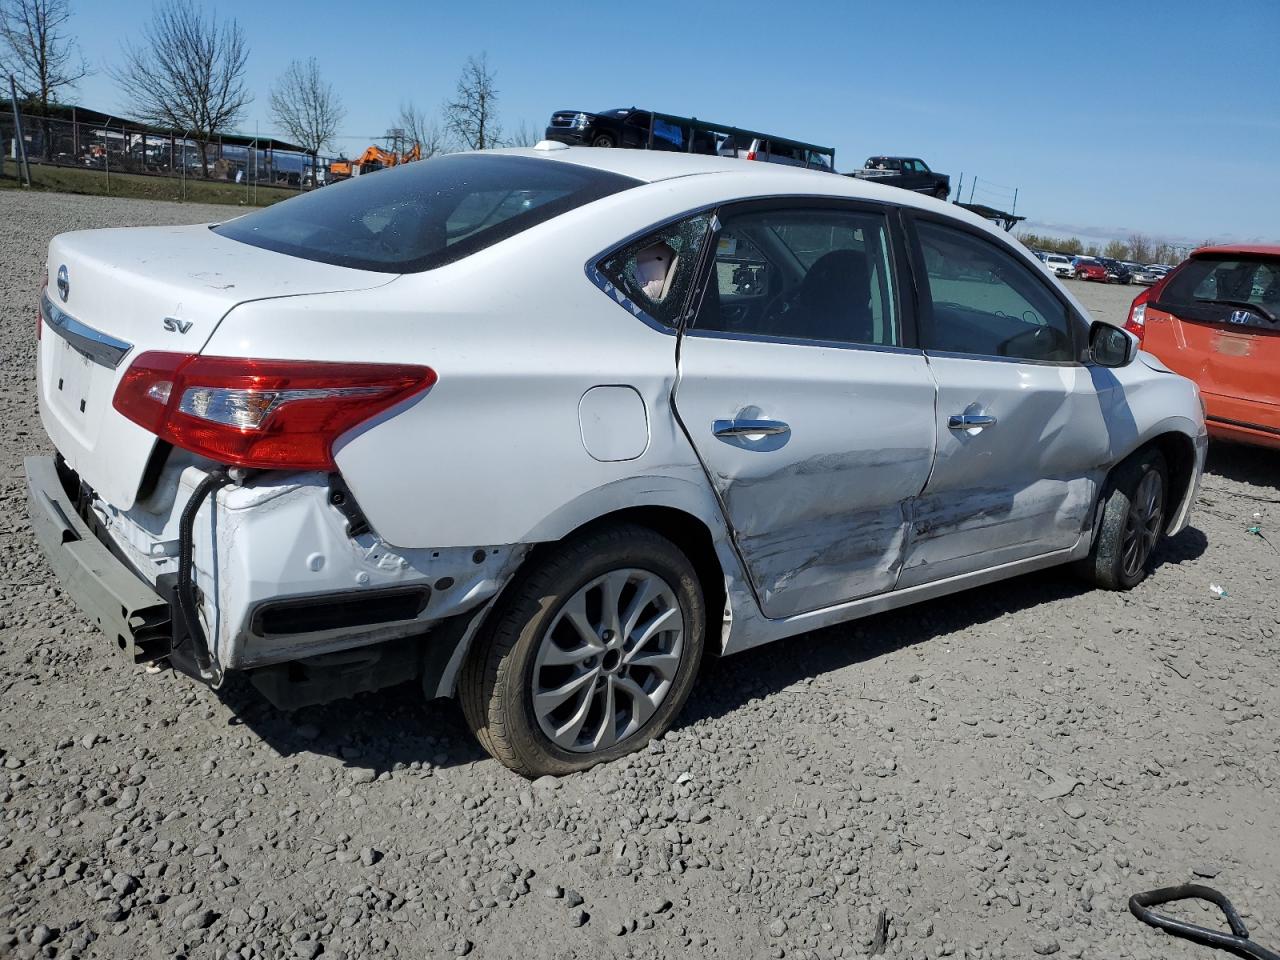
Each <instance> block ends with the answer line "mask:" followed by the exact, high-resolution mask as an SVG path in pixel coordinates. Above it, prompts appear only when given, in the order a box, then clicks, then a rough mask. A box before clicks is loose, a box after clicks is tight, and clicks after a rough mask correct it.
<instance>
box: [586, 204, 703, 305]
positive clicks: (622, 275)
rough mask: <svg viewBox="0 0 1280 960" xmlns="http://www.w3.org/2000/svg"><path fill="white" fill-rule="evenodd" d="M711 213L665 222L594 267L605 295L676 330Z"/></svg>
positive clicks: (687, 296) (690, 286)
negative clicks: (664, 224)
mask: <svg viewBox="0 0 1280 960" xmlns="http://www.w3.org/2000/svg"><path fill="white" fill-rule="evenodd" d="M710 225H711V215H710V214H700V215H698V216H696V217H690V218H689V219H687V220H681V221H679V222H677V223H672V224H668V225H667V226H665V227H662V228H661V229H659V230H655V231H654V232H653V233H651V234H648V235H647V236H644V237H641V238H640V239H639V240H635V241H633V242H631V243H628V244H627V245H626V246H624V247H621V248H620V249H618V250H616V251H614V252H613V253H611V254H609V255H608V256H606V257H605V258H604V259H603V260H601V261H600V262H599V263H598V264H597V265H596V272H597V274H599V278H598V279H601V280H602V281H603V282H601V283H600V285H601V286H602V287H604V290H605V292H606V293H609V294H611V295H612V296H613V297H614V298H615V299H616V300H618V301H619V302H620V303H622V304H623V306H625V307H627V308H628V309H631V310H640V311H642V312H643V313H644V314H646V315H647V316H648V317H649V318H650V319H652V320H655V321H657V322H658V323H659V324H661V325H662V326H665V327H673V328H674V327H675V326H676V325H677V324H678V323H679V320H680V311H681V308H682V307H683V306H684V304H685V303H686V302H687V301H688V298H689V291H690V290H691V288H692V287H693V282H694V278H695V277H696V276H697V272H698V258H699V255H700V254H701V253H702V248H703V243H704V242H705V240H706V236H707V230H708V228H709V227H710Z"/></svg>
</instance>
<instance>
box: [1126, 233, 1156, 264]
mask: <svg viewBox="0 0 1280 960" xmlns="http://www.w3.org/2000/svg"><path fill="white" fill-rule="evenodd" d="M1129 256H1130V257H1132V258H1133V259H1134V260H1136V261H1138V262H1139V263H1150V262H1151V238H1150V237H1148V236H1147V235H1146V234H1145V233H1131V234H1129Z"/></svg>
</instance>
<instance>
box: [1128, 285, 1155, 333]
mask: <svg viewBox="0 0 1280 960" xmlns="http://www.w3.org/2000/svg"><path fill="white" fill-rule="evenodd" d="M1150 299H1151V288H1150V287H1147V289H1145V290H1143V291H1142V292H1141V293H1140V294H1138V295H1137V296H1136V297H1134V298H1133V303H1132V304H1130V306H1129V319H1127V320H1125V322H1124V328H1125V329H1126V330H1128V331H1129V332H1130V333H1132V334H1133V335H1134V336H1135V337H1137V338H1138V343H1142V338H1143V337H1144V336H1146V333H1147V301H1148V300H1150Z"/></svg>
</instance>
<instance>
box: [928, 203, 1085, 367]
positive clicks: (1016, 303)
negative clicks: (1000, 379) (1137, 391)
mask: <svg viewBox="0 0 1280 960" xmlns="http://www.w3.org/2000/svg"><path fill="white" fill-rule="evenodd" d="M916 228H917V231H918V232H919V236H920V246H921V248H922V251H923V253H924V266H925V273H926V274H927V276H928V281H929V295H930V300H931V301H932V303H931V306H932V309H931V310H930V311H927V312H926V314H925V317H924V318H923V321H924V322H923V323H922V328H921V331H920V333H921V339H922V341H923V346H924V348H925V350H937V351H944V352H948V353H963V354H977V355H980V356H991V357H1009V358H1013V359H1019V360H1040V361H1050V362H1058V363H1063V362H1068V361H1071V360H1073V359H1074V350H1073V347H1072V340H1071V327H1070V324H1069V321H1068V319H1067V309H1066V307H1065V306H1064V305H1063V304H1062V302H1061V301H1060V300H1058V298H1057V297H1055V296H1054V295H1053V294H1052V293H1051V292H1050V291H1049V289H1048V288H1047V287H1046V286H1045V284H1044V283H1043V282H1041V280H1040V275H1038V274H1037V273H1035V272H1033V271H1032V269H1031V267H1030V266H1028V265H1025V264H1024V263H1022V262H1021V261H1020V260H1018V259H1016V258H1015V257H1014V256H1013V254H1011V253H1007V252H1005V251H1004V250H1001V249H1000V248H999V247H997V246H996V245H995V244H994V243H989V242H987V241H986V240H982V239H980V238H979V237H976V236H974V235H973V234H970V233H967V232H965V231H963V230H955V229H953V228H951V227H945V226H942V225H941V224H937V223H930V222H926V221H917V224H916Z"/></svg>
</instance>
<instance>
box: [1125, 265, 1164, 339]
mask: <svg viewBox="0 0 1280 960" xmlns="http://www.w3.org/2000/svg"><path fill="white" fill-rule="evenodd" d="M1170 276H1172V274H1166V275H1165V276H1164V277H1163V278H1162V279H1161V280H1158V281H1157V282H1156V283H1154V284H1152V285H1151V286H1149V287H1147V289H1145V290H1143V291H1142V292H1141V293H1140V294H1138V295H1137V296H1136V297H1134V298H1133V303H1132V304H1130V305H1129V318H1128V319H1127V320H1125V322H1124V328H1125V329H1126V330H1128V331H1129V332H1130V333H1132V334H1133V335H1134V336H1135V337H1137V338H1138V343H1139V344H1141V343H1142V339H1143V337H1145V336H1146V335H1147V303H1148V301H1150V300H1154V299H1155V298H1156V295H1157V294H1159V292H1160V291H1161V290H1163V289H1164V287H1165V285H1166V284H1167V283H1168V282H1169V277H1170Z"/></svg>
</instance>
